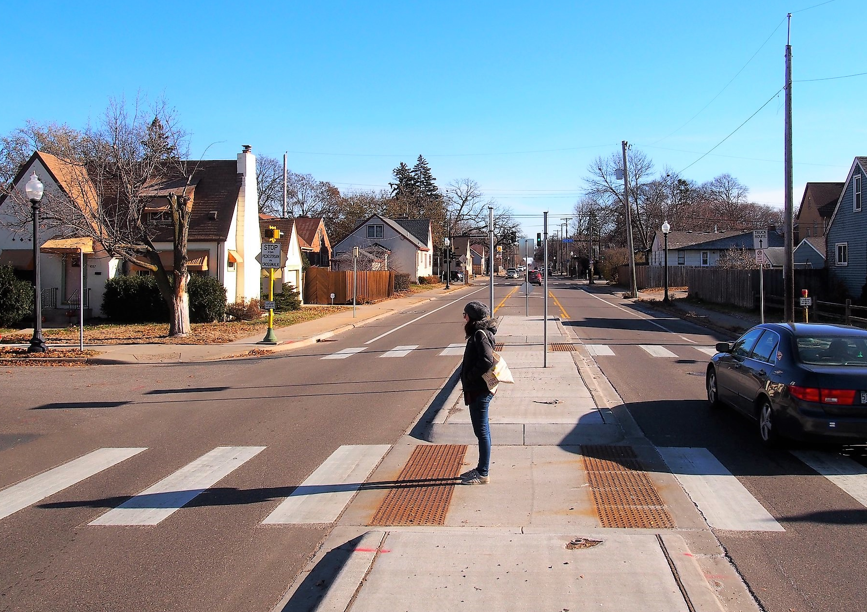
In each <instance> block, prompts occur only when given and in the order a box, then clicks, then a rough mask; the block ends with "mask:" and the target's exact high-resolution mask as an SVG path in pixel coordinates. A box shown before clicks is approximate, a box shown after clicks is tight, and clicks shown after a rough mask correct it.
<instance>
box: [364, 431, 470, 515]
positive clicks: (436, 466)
mask: <svg viewBox="0 0 867 612" xmlns="http://www.w3.org/2000/svg"><path fill="white" fill-rule="evenodd" d="M466 452H467V447H466V445H463V444H436V445H430V446H417V447H416V448H415V450H413V452H412V455H410V458H409V461H407V463H406V465H405V466H404V468H403V470H402V471H401V472H400V476H398V477H397V480H396V481H395V482H394V485H393V488H392V489H391V491H389V492H388V495H386V496H385V499H384V500H382V503H381V504H380V505H379V508H377V510H376V513H375V514H374V515H373V518H372V519H371V521H370V525H444V524H445V520H446V513H447V512H448V510H449V504H450V503H451V501H452V492H453V491H454V488H455V485H456V484H457V477H458V476H459V475H460V469H461V463H463V460H464V454H465V453H466Z"/></svg>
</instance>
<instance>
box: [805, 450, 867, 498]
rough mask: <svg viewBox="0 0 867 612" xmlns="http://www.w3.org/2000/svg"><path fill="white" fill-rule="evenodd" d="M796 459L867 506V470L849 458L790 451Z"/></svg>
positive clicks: (813, 452)
mask: <svg viewBox="0 0 867 612" xmlns="http://www.w3.org/2000/svg"><path fill="white" fill-rule="evenodd" d="M790 452H791V453H792V454H793V455H794V456H795V457H797V458H798V459H800V460H801V461H803V462H804V463H806V464H807V465H809V466H810V467H811V468H813V469H814V470H816V471H817V472H819V473H820V474H821V475H822V476H824V477H825V478H827V479H828V480H830V481H831V482H833V483H834V484H835V485H837V486H838V487H840V488H841V489H843V490H844V491H845V492H846V493H848V494H849V495H851V496H852V497H854V498H855V499H856V500H857V501H858V503H860V504H861V505H862V506H867V468H865V467H864V466H862V465H861V464H860V463H858V462H857V461H853V460H852V459H849V458H848V457H841V456H840V455H834V454H831V453H823V452H820V451H796V450H793V451H790Z"/></svg>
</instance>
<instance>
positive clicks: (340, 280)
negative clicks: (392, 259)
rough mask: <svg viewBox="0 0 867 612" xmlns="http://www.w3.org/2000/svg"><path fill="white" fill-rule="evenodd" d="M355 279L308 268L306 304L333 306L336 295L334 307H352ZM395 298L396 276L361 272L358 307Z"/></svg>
mask: <svg viewBox="0 0 867 612" xmlns="http://www.w3.org/2000/svg"><path fill="white" fill-rule="evenodd" d="M352 275H353V273H352V272H351V271H348V272H335V271H332V270H328V269H326V268H307V272H305V273H304V303H305V304H331V302H332V300H331V294H332V293H333V294H334V303H335V304H351V303H352ZM393 295H394V272H391V271H374V272H358V295H357V297H356V301H357V303H359V304H363V303H364V302H372V301H374V300H382V299H385V298H389V297H391V296H393Z"/></svg>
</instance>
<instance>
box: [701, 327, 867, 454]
mask: <svg viewBox="0 0 867 612" xmlns="http://www.w3.org/2000/svg"><path fill="white" fill-rule="evenodd" d="M716 350H717V351H718V353H717V354H716V355H714V356H713V357H712V358H711V360H710V364H709V365H708V367H707V376H706V379H705V380H706V383H707V385H706V386H707V399H708V401H709V402H710V404H711V406H713V407H717V406H719V405H720V404H723V403H724V404H727V405H730V406H732V407H734V408H736V409H737V410H739V411H741V412H743V413H745V414H746V415H748V416H750V417H752V418H753V419H755V420H756V421H757V422H758V425H759V427H758V429H759V435H760V436H761V439H762V442H763V443H764V444H766V445H768V446H772V445H774V444H775V443H777V442H778V441H779V440H780V438H792V439H799V440H817V441H818V440H824V441H831V442H836V443H841V444H853V443H855V444H857V443H864V442H867V330H864V329H858V328H854V327H847V326H842V325H823V324H800V323H763V324H761V325H757V326H755V327H753V328H752V329H750V330H749V331H748V332H747V333H745V334H744V335H743V336H741V337H740V338H739V339H738V340H737V341H736V342H734V343H732V344H730V343H727V342H721V343H720V344H717V345H716Z"/></svg>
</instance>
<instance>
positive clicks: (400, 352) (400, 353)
mask: <svg viewBox="0 0 867 612" xmlns="http://www.w3.org/2000/svg"><path fill="white" fill-rule="evenodd" d="M417 348H418V344H408V345H406V346H396V347H394V348H393V349H391V350H390V351H388V352H387V353H384V354H383V355H382V357H406V356H407V355H409V354H410V353H411V352H412V351H414V350H415V349H417Z"/></svg>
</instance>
